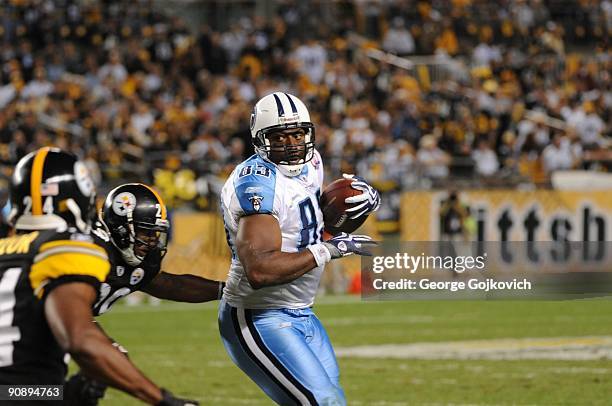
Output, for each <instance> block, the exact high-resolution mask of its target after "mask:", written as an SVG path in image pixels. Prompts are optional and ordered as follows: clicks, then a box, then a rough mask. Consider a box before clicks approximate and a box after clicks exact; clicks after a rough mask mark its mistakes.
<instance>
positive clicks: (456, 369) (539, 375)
mask: <svg viewBox="0 0 612 406" xmlns="http://www.w3.org/2000/svg"><path fill="white" fill-rule="evenodd" d="M315 310H316V312H317V314H318V315H319V317H320V318H321V320H322V321H323V324H324V325H325V326H326V328H327V330H328V333H329V335H330V337H331V339H332V342H333V344H334V346H335V347H336V348H337V349H338V350H339V351H341V352H348V354H349V355H350V356H341V357H339V363H340V371H341V383H342V385H343V387H344V390H345V392H346V396H347V399H348V404H349V405H414V404H423V405H450V404H452V405H497V404H500V405H536V404H537V405H553V404H562V405H565V404H567V405H569V404H581V405H583V404H589V405H593V404H601V405H603V404H610V402H611V399H612V380H611V379H610V377H611V376H612V361H610V356H609V352H610V350H611V348H612V345H611V344H610V342H611V341H612V301H608V300H583V301H566V302H539V301H530V302H511V301H504V302H502V301H499V302H484V301H480V302H461V301H456V302H431V301H419V302H415V301H413V302H362V301H361V300H360V298H356V297H347V296H342V297H324V298H320V299H319V300H318V301H317V304H316V307H315ZM216 315H217V304H216V303H210V304H203V305H190V304H178V303H162V304H161V305H160V306H150V305H139V306H134V307H126V306H122V305H116V306H115V308H114V309H113V310H112V311H111V312H110V313H108V314H107V315H104V316H102V317H100V318H99V319H98V320H99V321H100V322H101V324H102V326H103V327H104V329H105V330H106V331H107V333H108V334H109V335H111V336H112V337H113V338H114V339H115V340H117V341H118V342H120V343H121V344H123V345H124V346H125V347H126V348H127V349H128V350H129V352H130V357H131V359H132V360H134V362H135V363H136V364H137V365H138V366H139V367H140V368H141V369H142V370H144V371H145V373H147V374H148V375H149V376H150V377H151V378H153V379H154V380H155V381H156V382H157V383H158V384H160V385H162V386H165V387H167V388H169V389H171V390H172V391H173V392H175V393H176V394H180V395H183V396H185V397H189V398H194V399H197V400H199V401H200V403H201V404H204V405H245V404H248V405H265V404H270V403H271V402H270V401H269V400H268V399H267V398H266V397H265V396H264V395H263V394H262V393H261V392H260V390H259V389H258V388H257V387H256V386H255V385H254V384H253V383H252V382H251V381H250V380H249V379H248V378H247V377H246V376H245V375H243V374H242V372H241V371H240V370H239V369H238V368H237V367H236V366H234V365H233V364H232V362H231V361H230V359H229V358H228V356H227V354H226V353H225V350H224V349H223V346H222V344H221V341H220V339H219V335H218V331H217V324H216ZM500 339H503V340H502V341H500ZM508 339H524V340H508ZM472 340H480V341H478V342H475V343H473V342H472ZM454 342H459V346H458V348H459V349H458V350H457V348H455V347H453V345H454V344H453V343H454ZM415 343H418V344H415ZM436 343H438V344H436ZM388 344H396V347H392V348H389V347H382V346H383V345H388ZM415 345H416V346H415ZM356 346H369V349H370V350H372V349H374V351H378V350H381V351H380V354H378V355H376V354H375V355H374V356H375V358H361V356H360V354H361V353H360V349H355V347H356ZM550 346H552V347H553V350H550V351H548V350H549V347H550ZM406 348H407V349H408V350H407V352H408V355H406V354H404V355H401V351H404V350H403V349H406ZM449 348H455V350H457V353H458V354H463V356H462V355H458V356H454V355H453V354H451V355H448V351H447V350H448V349H449ZM483 348H489V349H491V350H492V351H493V353H494V354H495V353H499V351H501V352H502V353H504V354H506V355H505V357H506V358H504V359H495V357H494V356H484V357H483V356H480V357H476V358H473V357H474V356H473V351H477V352H478V351H481V350H482V349H483ZM547 349H548V350H547ZM542 350H543V351H542ZM547 351H548V352H547ZM351 354H352V355H351ZM410 354H412V355H410ZM414 354H417V355H414ZM441 354H447V355H446V356H445V358H444V357H442V358H444V359H436V358H439V357H441ZM465 354H467V355H465ZM470 354H472V355H471V357H472V358H470ZM538 354H539V355H538ZM541 354H545V355H544V356H543V357H544V358H547V359H541V358H542V355H541ZM491 358H493V359H491ZM531 358H533V359H531ZM137 404H140V403H139V402H137V401H134V400H132V399H130V398H129V397H127V396H125V395H123V394H122V393H119V392H117V391H115V390H109V391H108V393H107V395H106V397H105V399H104V400H103V401H102V405H137Z"/></svg>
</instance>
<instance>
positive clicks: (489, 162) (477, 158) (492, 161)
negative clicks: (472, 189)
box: [472, 139, 499, 176]
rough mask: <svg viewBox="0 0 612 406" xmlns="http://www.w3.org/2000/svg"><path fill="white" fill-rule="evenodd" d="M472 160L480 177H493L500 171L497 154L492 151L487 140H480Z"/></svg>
mask: <svg viewBox="0 0 612 406" xmlns="http://www.w3.org/2000/svg"><path fill="white" fill-rule="evenodd" d="M472 159H473V160H474V162H475V163H476V173H477V174H478V175H481V176H492V175H494V174H495V173H496V172H497V170H498V169H499V161H498V160H497V154H495V151H493V150H492V149H491V147H490V146H489V141H487V140H486V139H480V140H478V147H477V148H476V150H474V151H473V152H472Z"/></svg>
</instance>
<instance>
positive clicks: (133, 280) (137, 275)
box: [130, 268, 145, 285]
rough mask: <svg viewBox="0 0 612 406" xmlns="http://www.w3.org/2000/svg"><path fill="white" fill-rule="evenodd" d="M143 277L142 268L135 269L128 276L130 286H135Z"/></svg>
mask: <svg viewBox="0 0 612 406" xmlns="http://www.w3.org/2000/svg"><path fill="white" fill-rule="evenodd" d="M144 276H145V272H144V270H143V269H142V268H136V269H134V271H132V274H131V275H130V285H137V284H138V282H140V281H141V280H142V279H143V278H144Z"/></svg>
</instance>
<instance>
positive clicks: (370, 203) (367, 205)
mask: <svg viewBox="0 0 612 406" xmlns="http://www.w3.org/2000/svg"><path fill="white" fill-rule="evenodd" d="M342 176H343V177H344V179H349V180H352V181H353V182H352V183H351V187H352V188H353V189H355V190H359V191H361V194H359V195H356V196H351V197H347V198H346V199H344V202H345V203H348V204H353V203H359V204H357V205H356V206H355V207H351V208H350V209H347V210H346V212H347V213H348V214H349V216H350V218H351V219H356V218H358V217H361V216H367V215H368V214H370V213H372V212H375V211H376V210H378V208H379V207H380V194H379V193H378V190H376V189H374V188H373V187H372V186H370V185H369V184H368V182H367V181H366V180H365V179H364V178H362V177H360V176H355V175H349V174H347V173H345V174H343V175H342Z"/></svg>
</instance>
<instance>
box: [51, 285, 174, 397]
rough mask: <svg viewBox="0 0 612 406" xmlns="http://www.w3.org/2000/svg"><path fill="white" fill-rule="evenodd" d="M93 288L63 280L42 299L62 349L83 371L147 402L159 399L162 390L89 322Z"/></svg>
mask: <svg viewBox="0 0 612 406" xmlns="http://www.w3.org/2000/svg"><path fill="white" fill-rule="evenodd" d="M95 299H96V291H95V289H94V287H93V286H92V285H90V284H88V283H83V282H72V283H64V284H62V285H60V286H58V287H56V288H55V289H53V290H52V291H51V292H50V293H49V294H48V296H47V298H46V300H45V316H46V318H47V321H48V323H49V327H50V328H51V331H52V333H53V335H54V336H55V339H56V340H57V342H58V344H59V345H60V346H61V347H62V349H63V350H64V351H66V352H68V353H70V355H72V357H73V358H74V360H75V361H76V362H77V364H79V366H80V367H81V370H82V371H83V373H84V374H85V375H87V376H89V377H91V378H93V379H97V380H100V381H103V382H105V383H107V384H109V385H110V386H113V387H115V388H117V389H120V390H122V391H125V392H127V393H129V394H130V395H132V396H135V397H137V398H138V399H141V400H143V401H145V402H147V403H150V404H158V403H160V402H161V401H162V398H163V396H162V390H161V389H160V388H159V387H158V386H156V385H155V384H154V383H153V382H152V381H151V380H149V379H148V378H147V377H145V376H144V375H143V374H142V373H141V372H140V371H139V370H138V369H137V368H136V367H135V366H134V364H132V363H131V362H130V360H129V359H128V358H127V357H126V356H125V355H123V354H122V353H121V352H120V351H119V350H118V349H116V348H115V347H113V345H112V342H111V341H110V339H109V338H108V337H107V336H106V335H104V333H103V332H102V330H101V329H100V328H98V327H97V326H96V324H94V323H93V322H92V320H93V314H92V311H91V308H92V305H93V303H94V301H95Z"/></svg>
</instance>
